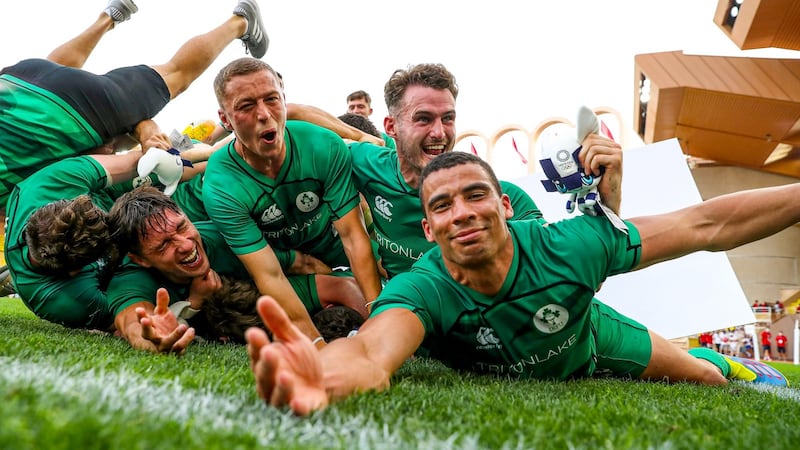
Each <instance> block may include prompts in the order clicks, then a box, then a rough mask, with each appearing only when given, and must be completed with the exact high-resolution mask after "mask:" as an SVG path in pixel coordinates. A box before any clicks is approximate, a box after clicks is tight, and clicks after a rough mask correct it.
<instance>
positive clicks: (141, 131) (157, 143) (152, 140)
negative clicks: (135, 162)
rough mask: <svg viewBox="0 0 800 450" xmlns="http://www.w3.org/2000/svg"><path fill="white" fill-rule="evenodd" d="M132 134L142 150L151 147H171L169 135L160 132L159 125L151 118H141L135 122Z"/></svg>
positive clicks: (163, 148) (164, 148) (165, 148)
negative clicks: (141, 119)
mask: <svg viewBox="0 0 800 450" xmlns="http://www.w3.org/2000/svg"><path fill="white" fill-rule="evenodd" d="M133 136H134V138H135V139H136V140H137V141H138V142H139V144H140V145H141V146H142V150H143V151H146V149H148V148H151V147H157V148H160V149H162V150H167V149H169V148H170V147H172V142H171V141H170V140H169V136H167V135H166V134H165V133H164V132H162V131H161V127H159V126H158V124H157V123H155V122H154V121H153V120H152V119H147V120H143V121H141V122H139V123H138V124H136V128H135V129H134V130H133Z"/></svg>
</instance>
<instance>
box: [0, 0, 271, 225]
mask: <svg viewBox="0 0 800 450" xmlns="http://www.w3.org/2000/svg"><path fill="white" fill-rule="evenodd" d="M136 11H138V8H137V7H136V4H135V3H134V2H133V0H109V2H108V5H107V6H106V9H105V10H104V12H103V13H102V14H100V16H99V17H98V18H97V20H96V21H95V22H94V23H93V24H92V25H91V26H90V27H89V28H87V29H86V30H85V31H83V32H82V33H81V34H80V35H78V36H77V37H75V38H74V39H72V40H70V41H68V42H67V43H65V44H63V45H62V46H60V47H58V48H57V49H56V50H54V51H53V52H52V53H51V54H50V55H49V56H48V57H47V59H26V60H23V61H20V62H19V63H17V64H15V65H13V66H9V67H6V68H4V69H2V70H1V71H0V105H2V108H0V109H2V111H3V120H2V121H0V214H2V208H3V207H4V206H5V203H6V201H7V200H8V196H9V193H10V192H11V190H12V189H13V188H14V186H15V185H16V184H17V183H19V182H21V181H22V180H24V179H25V178H27V177H28V176H30V175H31V174H32V173H34V172H35V171H36V170H38V169H40V168H42V167H44V166H46V165H47V164H49V163H52V162H54V161H58V160H61V159H63V158H65V157H68V156H75V155H78V154H80V153H82V152H85V151H91V150H93V149H96V148H98V147H102V146H104V145H106V144H108V143H109V142H110V141H112V140H114V139H116V138H118V137H120V136H125V135H127V134H128V133H132V134H133V135H134V136H135V139H136V140H138V142H140V143H141V144H142V145H143V148H144V149H145V150H146V149H147V148H148V147H146V146H144V144H145V143H146V142H148V141H149V140H150V138H151V137H152V136H154V135H161V134H162V133H161V131H160V129H159V128H158V126H156V125H155V124H154V123H153V122H152V120H151V119H152V118H153V117H154V116H155V115H156V114H157V113H158V112H159V111H160V110H161V109H162V108H163V107H164V106H165V105H166V104H167V103H168V102H169V101H170V100H171V99H173V98H175V97H176V96H178V95H179V94H180V93H182V92H183V91H185V90H186V89H187V88H188V87H189V85H190V84H191V83H192V82H193V81H194V80H195V79H196V78H197V77H198V76H200V74H202V73H203V71H205V70H206V69H207V68H208V66H209V65H210V64H211V63H212V62H213V61H214V59H215V58H216V57H217V56H219V54H220V53H221V52H222V51H223V50H224V49H225V47H226V46H227V45H228V44H229V43H230V42H232V41H233V40H234V39H237V38H239V39H241V40H242V41H243V42H244V43H245V44H246V48H247V49H248V50H249V51H250V53H251V54H252V55H253V56H257V57H259V58H260V57H261V56H263V55H264V53H265V52H266V49H267V45H268V38H267V35H266V34H265V32H264V27H263V23H262V22H261V14H260V12H259V9H258V4H257V3H256V0H240V1H239V2H238V4H237V5H236V7H235V8H234V10H233V14H232V16H231V17H230V18H228V19H226V20H225V22H224V23H223V24H221V25H220V26H219V27H217V28H215V29H213V30H211V31H210V32H208V33H206V34H203V35H200V36H196V37H194V38H192V39H190V40H189V41H187V42H186V43H185V44H183V46H182V47H181V48H180V49H179V50H178V51H177V52H176V53H175V55H174V56H173V57H172V58H171V59H170V60H169V61H167V62H166V63H165V64H160V65H154V66H145V65H139V66H131V67H123V68H118V69H115V70H112V71H110V72H108V73H106V74H104V75H95V74H92V73H89V72H86V71H84V70H81V69H80V68H81V67H82V66H83V64H84V62H85V61H86V59H87V58H88V57H89V54H90V53H91V52H92V50H93V49H94V48H95V46H96V45H97V44H98V43H99V41H100V39H101V38H102V37H103V35H105V33H106V32H108V31H109V30H111V29H112V28H114V26H115V25H116V24H118V23H120V22H123V21H125V20H128V19H129V18H130V17H131V15H132V14H133V13H135V12H136ZM164 139H166V141H167V142H169V139H168V138H167V137H166V136H164Z"/></svg>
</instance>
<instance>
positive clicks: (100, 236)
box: [25, 195, 114, 275]
mask: <svg viewBox="0 0 800 450" xmlns="http://www.w3.org/2000/svg"><path fill="white" fill-rule="evenodd" d="M25 243H26V244H27V245H28V251H29V252H30V256H31V258H32V259H33V261H34V263H35V265H36V266H37V267H38V268H39V269H40V270H41V271H43V272H45V273H48V274H52V275H67V273H68V272H72V271H75V270H80V269H81V268H82V267H84V266H86V265H87V264H90V263H92V262H94V261H97V260H98V259H100V258H101V257H104V256H108V255H109V253H113V252H114V246H113V245H112V241H111V233H110V232H109V227H108V221H107V214H106V212H105V211H103V210H102V209H100V208H99V207H97V206H96V205H95V204H94V203H92V200H91V198H89V196H88V195H81V196H79V197H77V198H74V199H72V200H58V201H55V202H52V203H48V204H47V205H44V206H42V207H41V208H39V209H37V210H36V212H34V213H33V214H31V216H30V218H28V222H27V224H26V225H25Z"/></svg>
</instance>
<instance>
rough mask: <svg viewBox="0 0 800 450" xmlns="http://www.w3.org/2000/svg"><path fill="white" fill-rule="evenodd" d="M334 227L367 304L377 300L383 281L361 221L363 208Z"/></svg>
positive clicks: (353, 211) (346, 215)
mask: <svg viewBox="0 0 800 450" xmlns="http://www.w3.org/2000/svg"><path fill="white" fill-rule="evenodd" d="M333 226H334V228H336V231H338V232H339V237H340V238H341V239H342V244H343V245H344V251H345V253H346V254H347V259H348V260H349V261H350V270H352V271H353V275H354V276H355V278H356V281H358V285H359V287H361V292H363V293H364V298H366V299H367V302H371V301H373V300H375V299H376V298H377V297H378V294H380V293H381V280H380V277H379V276H378V264H377V263H376V262H375V256H374V255H373V254H372V244H371V242H370V240H369V235H367V230H366V229H364V224H363V222H362V219H361V208H359V207H355V208H353V209H351V210H350V212H348V213H347V214H345V215H344V216H343V217H342V218H341V219H339V220H337V221H335V222H334V223H333Z"/></svg>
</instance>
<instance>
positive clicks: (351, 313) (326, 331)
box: [311, 305, 364, 342]
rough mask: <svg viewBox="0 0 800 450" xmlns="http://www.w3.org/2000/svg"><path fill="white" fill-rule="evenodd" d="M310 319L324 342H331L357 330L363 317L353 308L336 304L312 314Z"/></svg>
mask: <svg viewBox="0 0 800 450" xmlns="http://www.w3.org/2000/svg"><path fill="white" fill-rule="evenodd" d="M311 321H312V322H314V326H315V327H317V330H319V334H320V335H321V336H322V338H323V339H325V342H331V341H332V340H334V339H339V338H342V337H347V335H348V334H350V332H351V331H353V330H357V329H358V328H359V327H360V326H361V324H363V323H364V318H363V317H361V314H359V313H358V311H356V310H355V309H353V308H349V307H347V306H342V305H336V306H330V307H328V308H325V309H323V310H322V311H320V312H318V313H316V314H314V315H313V316H312V317H311Z"/></svg>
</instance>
